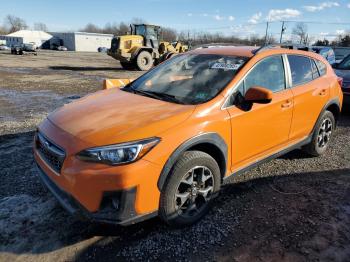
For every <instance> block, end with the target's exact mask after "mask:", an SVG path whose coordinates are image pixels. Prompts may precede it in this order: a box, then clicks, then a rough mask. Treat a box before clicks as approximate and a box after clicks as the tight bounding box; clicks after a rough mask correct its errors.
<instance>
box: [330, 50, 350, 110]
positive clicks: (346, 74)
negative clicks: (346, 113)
mask: <svg viewBox="0 0 350 262" xmlns="http://www.w3.org/2000/svg"><path fill="white" fill-rule="evenodd" d="M333 68H334V69H335V73H336V74H337V76H340V77H342V78H343V85H342V90H343V93H344V103H345V104H348V105H349V104H350V55H348V56H347V57H345V58H344V59H343V61H342V62H340V63H339V64H337V63H336V64H334V65H333Z"/></svg>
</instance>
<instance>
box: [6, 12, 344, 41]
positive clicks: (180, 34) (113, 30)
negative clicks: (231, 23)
mask: <svg viewBox="0 0 350 262" xmlns="http://www.w3.org/2000/svg"><path fill="white" fill-rule="evenodd" d="M141 23H147V22H146V21H145V20H143V19H142V18H133V19H132V20H131V22H130V24H141ZM29 28H30V27H29V26H28V24H27V23H26V21H25V20H24V19H22V18H20V17H17V16H14V15H7V16H6V17H5V20H4V23H3V24H2V25H0V34H2V35H5V34H9V33H12V32H16V31H18V30H22V29H29ZM31 29H34V30H41V31H46V32H47V31H49V29H48V27H47V26H46V24H44V23H42V22H37V23H35V24H34V25H33V27H31ZM79 31H82V32H89V33H103V34H113V35H116V36H118V35H125V34H128V33H130V25H129V23H125V22H120V23H115V22H114V23H107V24H106V25H105V26H102V27H101V26H98V25H95V24H93V23H88V24H87V25H85V26H84V27H82V28H80V29H79ZM160 38H161V40H163V41H169V42H171V41H176V40H179V41H182V42H185V43H186V42H190V43H191V44H192V46H197V45H205V44H211V43H216V44H217V43H220V44H236V45H257V46H261V45H264V44H265V43H267V44H276V43H278V42H279V41H278V40H277V39H275V38H274V37H273V36H272V35H267V36H263V37H261V36H258V35H256V34H252V35H250V36H248V37H245V38H241V37H238V36H235V35H234V34H232V35H231V34H223V33H219V32H215V33H211V32H205V31H203V32H194V31H178V30H176V29H174V28H170V27H162V30H161V35H160ZM288 42H289V43H299V44H305V45H309V44H310V43H314V45H323V46H348V47H350V32H347V33H346V34H343V35H339V36H338V37H337V38H336V39H334V40H333V41H329V40H328V39H323V40H322V39H319V40H317V39H314V38H313V37H310V36H309V34H308V28H307V25H306V24H305V23H297V24H296V25H295V27H294V28H293V30H292V38H291V40H289V41H288Z"/></svg>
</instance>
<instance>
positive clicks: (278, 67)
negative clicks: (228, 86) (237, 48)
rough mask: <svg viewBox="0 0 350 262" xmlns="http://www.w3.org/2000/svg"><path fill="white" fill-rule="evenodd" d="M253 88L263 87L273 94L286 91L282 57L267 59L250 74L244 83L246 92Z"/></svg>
mask: <svg viewBox="0 0 350 262" xmlns="http://www.w3.org/2000/svg"><path fill="white" fill-rule="evenodd" d="M253 86H261V87H264V88H267V89H270V90H271V91H272V92H278V91H281V90H283V89H285V86H286V84H285V75H284V66H283V60H282V57H281V56H270V57H267V58H265V59H263V60H262V61H261V62H259V63H258V64H257V65H256V66H255V67H254V68H253V69H252V71H250V72H249V74H248V75H247V77H246V78H245V81H244V89H245V92H246V91H247V90H248V89H249V88H251V87H253Z"/></svg>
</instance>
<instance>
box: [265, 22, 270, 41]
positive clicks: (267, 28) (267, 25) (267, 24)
mask: <svg viewBox="0 0 350 262" xmlns="http://www.w3.org/2000/svg"><path fill="white" fill-rule="evenodd" d="M268 31H269V21H267V22H266V33H265V45H267V33H268Z"/></svg>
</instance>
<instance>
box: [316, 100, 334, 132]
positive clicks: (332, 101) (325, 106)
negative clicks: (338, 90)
mask: <svg viewBox="0 0 350 262" xmlns="http://www.w3.org/2000/svg"><path fill="white" fill-rule="evenodd" d="M332 105H335V106H337V108H338V110H339V113H340V112H341V107H340V102H339V99H338V98H334V99H331V100H329V101H328V102H327V103H326V104H325V105H324V106H323V108H322V110H321V112H320V114H319V115H318V118H317V120H316V122H315V124H314V127H313V128H312V132H311V136H312V135H313V134H314V132H315V129H316V126H317V123H318V121H319V120H320V118H321V116H322V115H323V113H324V112H325V111H326V110H327V108H329V107H330V106H332ZM334 117H336V116H334ZM336 124H337V123H336Z"/></svg>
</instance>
